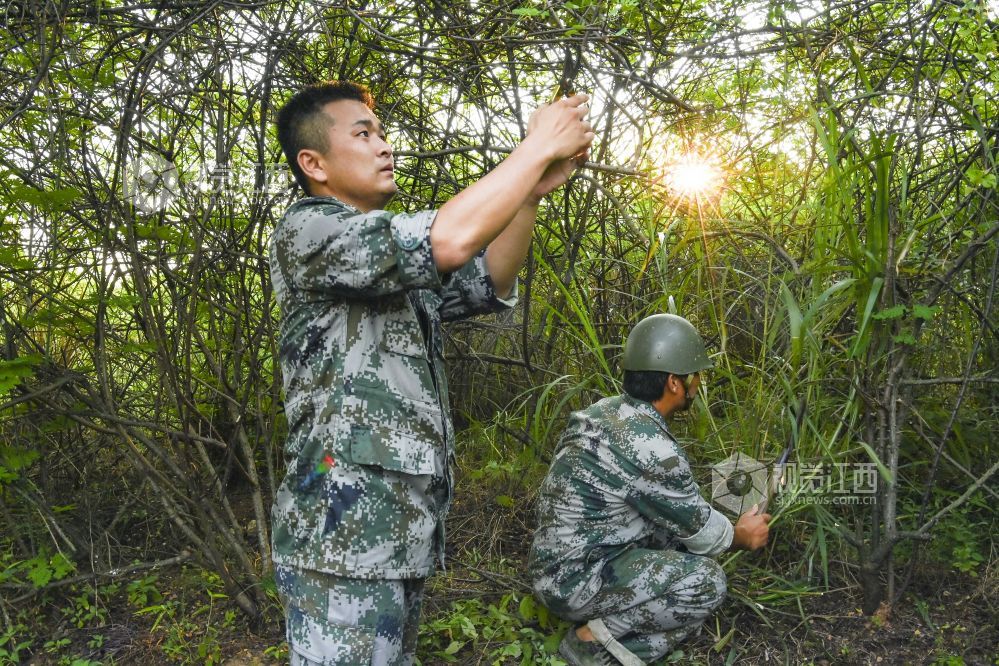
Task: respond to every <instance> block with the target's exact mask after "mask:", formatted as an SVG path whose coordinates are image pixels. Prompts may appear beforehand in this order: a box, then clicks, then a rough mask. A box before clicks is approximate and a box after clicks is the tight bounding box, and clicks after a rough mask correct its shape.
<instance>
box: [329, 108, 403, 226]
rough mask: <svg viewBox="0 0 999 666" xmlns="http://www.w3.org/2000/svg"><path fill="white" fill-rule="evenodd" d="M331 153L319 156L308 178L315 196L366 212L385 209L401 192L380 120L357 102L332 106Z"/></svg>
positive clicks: (390, 149) (330, 110)
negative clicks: (332, 198) (333, 197)
mask: <svg viewBox="0 0 999 666" xmlns="http://www.w3.org/2000/svg"><path fill="white" fill-rule="evenodd" d="M325 112H326V114H327V115H329V116H330V118H332V119H333V123H332V125H331V126H330V127H329V128H328V129H327V137H328V140H329V149H328V150H327V151H326V152H325V153H322V154H319V155H318V159H317V160H316V168H315V170H314V171H313V172H312V173H310V174H309V175H310V176H311V177H312V178H313V180H314V181H315V182H314V183H313V184H312V187H311V189H312V194H314V195H323V194H331V195H333V196H335V197H336V198H338V199H340V200H341V201H343V202H345V203H348V204H350V205H352V206H355V207H356V208H358V209H359V210H361V211H363V212H368V211H370V210H375V209H378V208H383V207H384V206H385V204H387V203H388V201H389V199H391V198H392V195H393V194H395V192H396V190H397V189H398V188H397V187H396V184H395V172H394V169H393V161H392V147H391V146H390V145H389V144H388V142H386V140H385V130H384V128H383V127H382V124H381V122H380V121H379V120H378V117H377V116H375V114H374V113H373V112H372V111H371V109H369V108H368V107H367V106H366V105H364V104H363V103H361V102H358V101H355V100H347V99H342V100H338V101H336V102H330V103H329V104H327V105H326V106H325Z"/></svg>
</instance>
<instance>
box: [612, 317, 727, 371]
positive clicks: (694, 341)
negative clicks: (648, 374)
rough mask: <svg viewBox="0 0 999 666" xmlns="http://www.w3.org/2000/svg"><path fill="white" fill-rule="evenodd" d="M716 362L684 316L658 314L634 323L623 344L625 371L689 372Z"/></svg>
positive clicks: (708, 366) (699, 369) (705, 368)
mask: <svg viewBox="0 0 999 666" xmlns="http://www.w3.org/2000/svg"><path fill="white" fill-rule="evenodd" d="M713 365H714V364H713V363H712V362H711V359H709V358H708V353H707V352H706V351H705V350H704V341H703V340H701V336H700V335H699V334H698V333H697V329H696V328H694V325H693V324H691V323H690V322H689V321H687V320H686V319H684V318H683V317H678V316H676V315H672V314H657V315H652V316H650V317H646V318H645V319H643V320H642V321H640V322H638V323H637V324H635V328H633V329H631V333H629V334H628V341H627V342H625V343H624V369H625V370H655V371H657V372H669V373H672V374H674V375H681V376H682V375H689V374H691V373H694V372H700V371H702V370H707V369H708V368H710V367H712V366H713Z"/></svg>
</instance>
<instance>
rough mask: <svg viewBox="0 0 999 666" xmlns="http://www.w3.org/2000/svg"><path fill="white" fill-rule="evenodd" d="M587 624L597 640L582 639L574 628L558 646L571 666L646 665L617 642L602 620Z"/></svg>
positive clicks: (559, 651)
mask: <svg viewBox="0 0 999 666" xmlns="http://www.w3.org/2000/svg"><path fill="white" fill-rule="evenodd" d="M586 626H588V627H589V628H590V631H591V632H592V633H593V637H594V638H595V639H596V640H593V641H583V640H580V638H579V637H578V636H577V635H576V629H575V628H572V629H570V630H569V631H567V632H566V634H565V638H563V639H562V642H561V643H560V644H559V646H558V653H559V654H560V655H562V656H563V657H564V658H565V660H566V661H567V662H569V666H646V664H645V662H644V661H642V660H641V659H639V658H638V657H637V656H636V655H635V654H634V653H633V652H631V651H630V650H628V648H626V647H624V646H623V645H621V644H620V643H618V642H617V640H616V639H615V638H614V637H613V636H612V635H611V633H610V631H609V630H608V629H607V626H606V625H604V623H603V621H602V620H599V619H596V620H590V621H589V622H587V623H586Z"/></svg>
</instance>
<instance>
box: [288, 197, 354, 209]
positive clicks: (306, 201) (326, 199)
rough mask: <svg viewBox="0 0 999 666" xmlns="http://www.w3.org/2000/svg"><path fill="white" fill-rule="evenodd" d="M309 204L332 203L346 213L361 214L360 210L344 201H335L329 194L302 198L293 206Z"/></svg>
mask: <svg viewBox="0 0 999 666" xmlns="http://www.w3.org/2000/svg"><path fill="white" fill-rule="evenodd" d="M311 203H325V204H330V203H334V204H337V205H338V206H343V207H344V208H346V209H347V210H348V211H350V212H352V213H360V212H361V211H360V209H358V208H355V207H354V206H351V205H350V204H349V203H347V202H346V201H340V200H339V199H337V198H336V197H335V196H333V195H331V194H324V195H322V196H318V197H304V198H302V199H299V200H298V201H296V202H295V204H294V205H296V206H300V205H301V206H304V205H308V204H311Z"/></svg>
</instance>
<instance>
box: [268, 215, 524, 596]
mask: <svg viewBox="0 0 999 666" xmlns="http://www.w3.org/2000/svg"><path fill="white" fill-rule="evenodd" d="M435 215H436V211H422V212H419V213H415V214H411V215H410V214H392V213H389V212H387V211H383V210H376V211H371V212H369V213H361V212H360V211H358V210H356V209H355V208H352V207H351V206H348V205H347V204H344V203H342V202H340V201H338V200H336V199H334V198H331V197H312V198H306V199H302V200H300V201H297V202H296V203H294V204H292V206H291V207H289V209H288V210H287V212H286V213H285V215H284V216H283V217H282V218H281V220H280V221H279V222H278V225H277V227H276V228H275V230H274V233H273V235H272V236H271V241H270V268H271V279H272V281H273V284H274V292H275V295H276V297H277V302H278V305H279V306H280V309H281V331H280V339H279V344H280V348H279V357H280V363H281V373H282V375H283V381H284V390H285V412H286V414H287V417H288V427H289V432H288V439H287V441H286V442H285V461H286V463H287V473H286V476H285V478H284V481H283V482H282V484H281V486H280V488H279V489H278V492H277V495H276V496H275V500H274V507H273V509H272V521H273V526H272V535H273V537H272V540H273V550H274V561H275V562H276V563H278V564H282V565H286V566H294V567H300V568H304V569H312V570H318V571H325V572H328V573H331V574H334V575H340V576H348V577H354V578H412V577H424V576H428V575H430V574H431V573H432V572H433V569H434V561H435V557H436V558H437V559H439V560H441V561H442V558H443V545H444V528H443V525H444V515H445V513H446V512H447V509H448V506H449V504H450V501H451V471H450V464H451V462H452V461H453V456H454V453H453V444H454V434H453V431H452V426H451V419H450V413H449V409H448V395H447V379H446V377H445V376H444V363H443V351H442V350H443V341H442V338H441V321H442V320H444V321H447V320H452V319H459V318H463V317H468V316H471V315H473V314H477V313H485V312H492V311H496V310H499V309H502V308H503V307H511V306H513V305H514V304H515V303H516V298H515V297H512V298H511V299H509V300H506V301H504V300H500V299H499V298H498V297H497V296H496V293H495V291H494V290H493V287H492V281H491V280H490V278H489V274H488V271H487V269H486V265H485V261H484V258H483V257H482V256H481V255H480V256H478V257H476V258H474V259H473V260H472V261H470V262H469V263H468V264H467V265H465V266H464V267H462V268H461V269H459V270H458V271H456V272H455V273H453V274H451V275H450V276H444V277H443V278H442V276H440V275H439V274H438V273H437V269H436V267H435V266H434V262H433V256H432V254H431V250H430V225H431V224H432V223H433V220H434V217H435Z"/></svg>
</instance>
